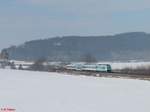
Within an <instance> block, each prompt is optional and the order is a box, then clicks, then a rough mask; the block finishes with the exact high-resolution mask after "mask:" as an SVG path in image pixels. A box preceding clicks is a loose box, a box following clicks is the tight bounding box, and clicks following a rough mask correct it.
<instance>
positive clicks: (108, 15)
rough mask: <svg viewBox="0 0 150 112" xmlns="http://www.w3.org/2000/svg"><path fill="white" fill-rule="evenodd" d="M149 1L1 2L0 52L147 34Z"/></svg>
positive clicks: (148, 28) (149, 18) (46, 0)
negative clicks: (34, 43)
mask: <svg viewBox="0 0 150 112" xmlns="http://www.w3.org/2000/svg"><path fill="white" fill-rule="evenodd" d="M149 21H150V0H0V49H2V48H4V47H8V46H10V45H18V44H21V43H23V42H24V41H28V40H33V39H40V38H49V37H53V36H65V35H109V34H116V33H121V32H132V31H134V32H135V31H144V32H147V33H150V25H149V23H150V22H149Z"/></svg>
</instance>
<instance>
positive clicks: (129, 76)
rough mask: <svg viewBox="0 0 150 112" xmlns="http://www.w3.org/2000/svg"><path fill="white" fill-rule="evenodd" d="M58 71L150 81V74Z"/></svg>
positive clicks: (70, 73)
mask: <svg viewBox="0 0 150 112" xmlns="http://www.w3.org/2000/svg"><path fill="white" fill-rule="evenodd" d="M56 72H64V73H67V74H68V75H84V76H94V77H110V78H127V79H139V80H148V81H150V75H136V74H125V73H121V72H111V73H107V72H93V71H78V70H58V71H56Z"/></svg>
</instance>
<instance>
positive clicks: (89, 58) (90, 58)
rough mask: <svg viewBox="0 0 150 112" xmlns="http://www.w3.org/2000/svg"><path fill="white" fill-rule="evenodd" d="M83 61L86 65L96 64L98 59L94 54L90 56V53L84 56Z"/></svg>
mask: <svg viewBox="0 0 150 112" xmlns="http://www.w3.org/2000/svg"><path fill="white" fill-rule="evenodd" d="M82 61H84V62H86V63H95V62H97V60H96V58H95V57H94V56H93V55H92V54H90V53H88V54H85V55H84V56H83V59H82Z"/></svg>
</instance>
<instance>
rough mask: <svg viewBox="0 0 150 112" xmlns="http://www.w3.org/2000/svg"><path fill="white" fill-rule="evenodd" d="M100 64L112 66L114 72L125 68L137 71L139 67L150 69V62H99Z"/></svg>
mask: <svg viewBox="0 0 150 112" xmlns="http://www.w3.org/2000/svg"><path fill="white" fill-rule="evenodd" d="M99 63H100V64H110V65H111V67H112V70H116V69H124V68H132V69H136V68H138V67H145V68H148V67H150V62H142V61H141V62H99Z"/></svg>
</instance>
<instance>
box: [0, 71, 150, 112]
mask: <svg viewBox="0 0 150 112" xmlns="http://www.w3.org/2000/svg"><path fill="white" fill-rule="evenodd" d="M149 95H150V82H148V81H141V80H132V79H115V78H96V77H86V76H68V75H64V74H57V73H46V72H30V71H17V70H16V71H14V70H1V69H0V108H7V107H9V108H15V109H16V112H150V107H149V104H150V100H149Z"/></svg>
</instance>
